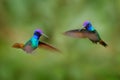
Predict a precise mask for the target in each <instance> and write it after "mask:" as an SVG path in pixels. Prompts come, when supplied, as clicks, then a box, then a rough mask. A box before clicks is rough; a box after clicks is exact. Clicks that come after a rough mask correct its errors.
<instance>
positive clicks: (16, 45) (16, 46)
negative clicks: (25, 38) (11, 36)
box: [12, 43, 24, 48]
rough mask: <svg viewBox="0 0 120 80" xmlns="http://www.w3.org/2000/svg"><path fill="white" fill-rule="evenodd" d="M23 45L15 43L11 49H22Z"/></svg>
mask: <svg viewBox="0 0 120 80" xmlns="http://www.w3.org/2000/svg"><path fill="white" fill-rule="evenodd" d="M23 46H24V44H22V43H15V44H14V45H13V46H12V47H14V48H23Z"/></svg>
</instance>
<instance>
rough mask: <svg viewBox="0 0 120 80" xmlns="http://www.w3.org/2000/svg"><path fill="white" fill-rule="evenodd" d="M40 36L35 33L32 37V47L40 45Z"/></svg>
mask: <svg viewBox="0 0 120 80" xmlns="http://www.w3.org/2000/svg"><path fill="white" fill-rule="evenodd" d="M39 38H40V37H39V36H37V35H34V36H33V37H32V38H31V42H32V47H33V48H36V47H38V43H39Z"/></svg>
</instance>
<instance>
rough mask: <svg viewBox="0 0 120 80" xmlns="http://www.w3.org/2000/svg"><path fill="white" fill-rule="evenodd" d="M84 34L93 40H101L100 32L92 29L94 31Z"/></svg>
mask: <svg viewBox="0 0 120 80" xmlns="http://www.w3.org/2000/svg"><path fill="white" fill-rule="evenodd" d="M84 34H85V35H86V36H87V37H88V38H89V39H90V40H92V41H99V40H100V37H99V34H98V33H97V32H96V31H92V32H91V31H87V32H86V33H84Z"/></svg>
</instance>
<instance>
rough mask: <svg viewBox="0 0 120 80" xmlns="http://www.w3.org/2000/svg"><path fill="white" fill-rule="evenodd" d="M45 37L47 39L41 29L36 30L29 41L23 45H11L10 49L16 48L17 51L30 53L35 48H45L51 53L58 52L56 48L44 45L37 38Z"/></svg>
mask: <svg viewBox="0 0 120 80" xmlns="http://www.w3.org/2000/svg"><path fill="white" fill-rule="evenodd" d="M42 35H43V36H45V37H47V35H45V34H44V33H43V32H42V30H41V29H36V30H35V31H34V34H33V36H32V38H31V39H30V40H28V41H27V42H26V43H25V44H23V43H15V44H13V46H12V47H14V48H18V49H22V50H24V51H25V52H26V53H32V52H33V51H34V50H35V49H36V48H38V47H39V48H45V49H48V50H51V51H57V52H60V51H59V50H58V49H57V48H55V47H53V46H51V45H49V44H47V43H45V42H41V41H40V40H39V38H40V37H41V36H42Z"/></svg>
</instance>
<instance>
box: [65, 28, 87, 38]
mask: <svg viewBox="0 0 120 80" xmlns="http://www.w3.org/2000/svg"><path fill="white" fill-rule="evenodd" d="M85 32H86V30H85V29H75V30H69V31H66V32H65V33H64V35H67V36H70V37H74V38H86V35H85V34H84V33H85Z"/></svg>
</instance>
